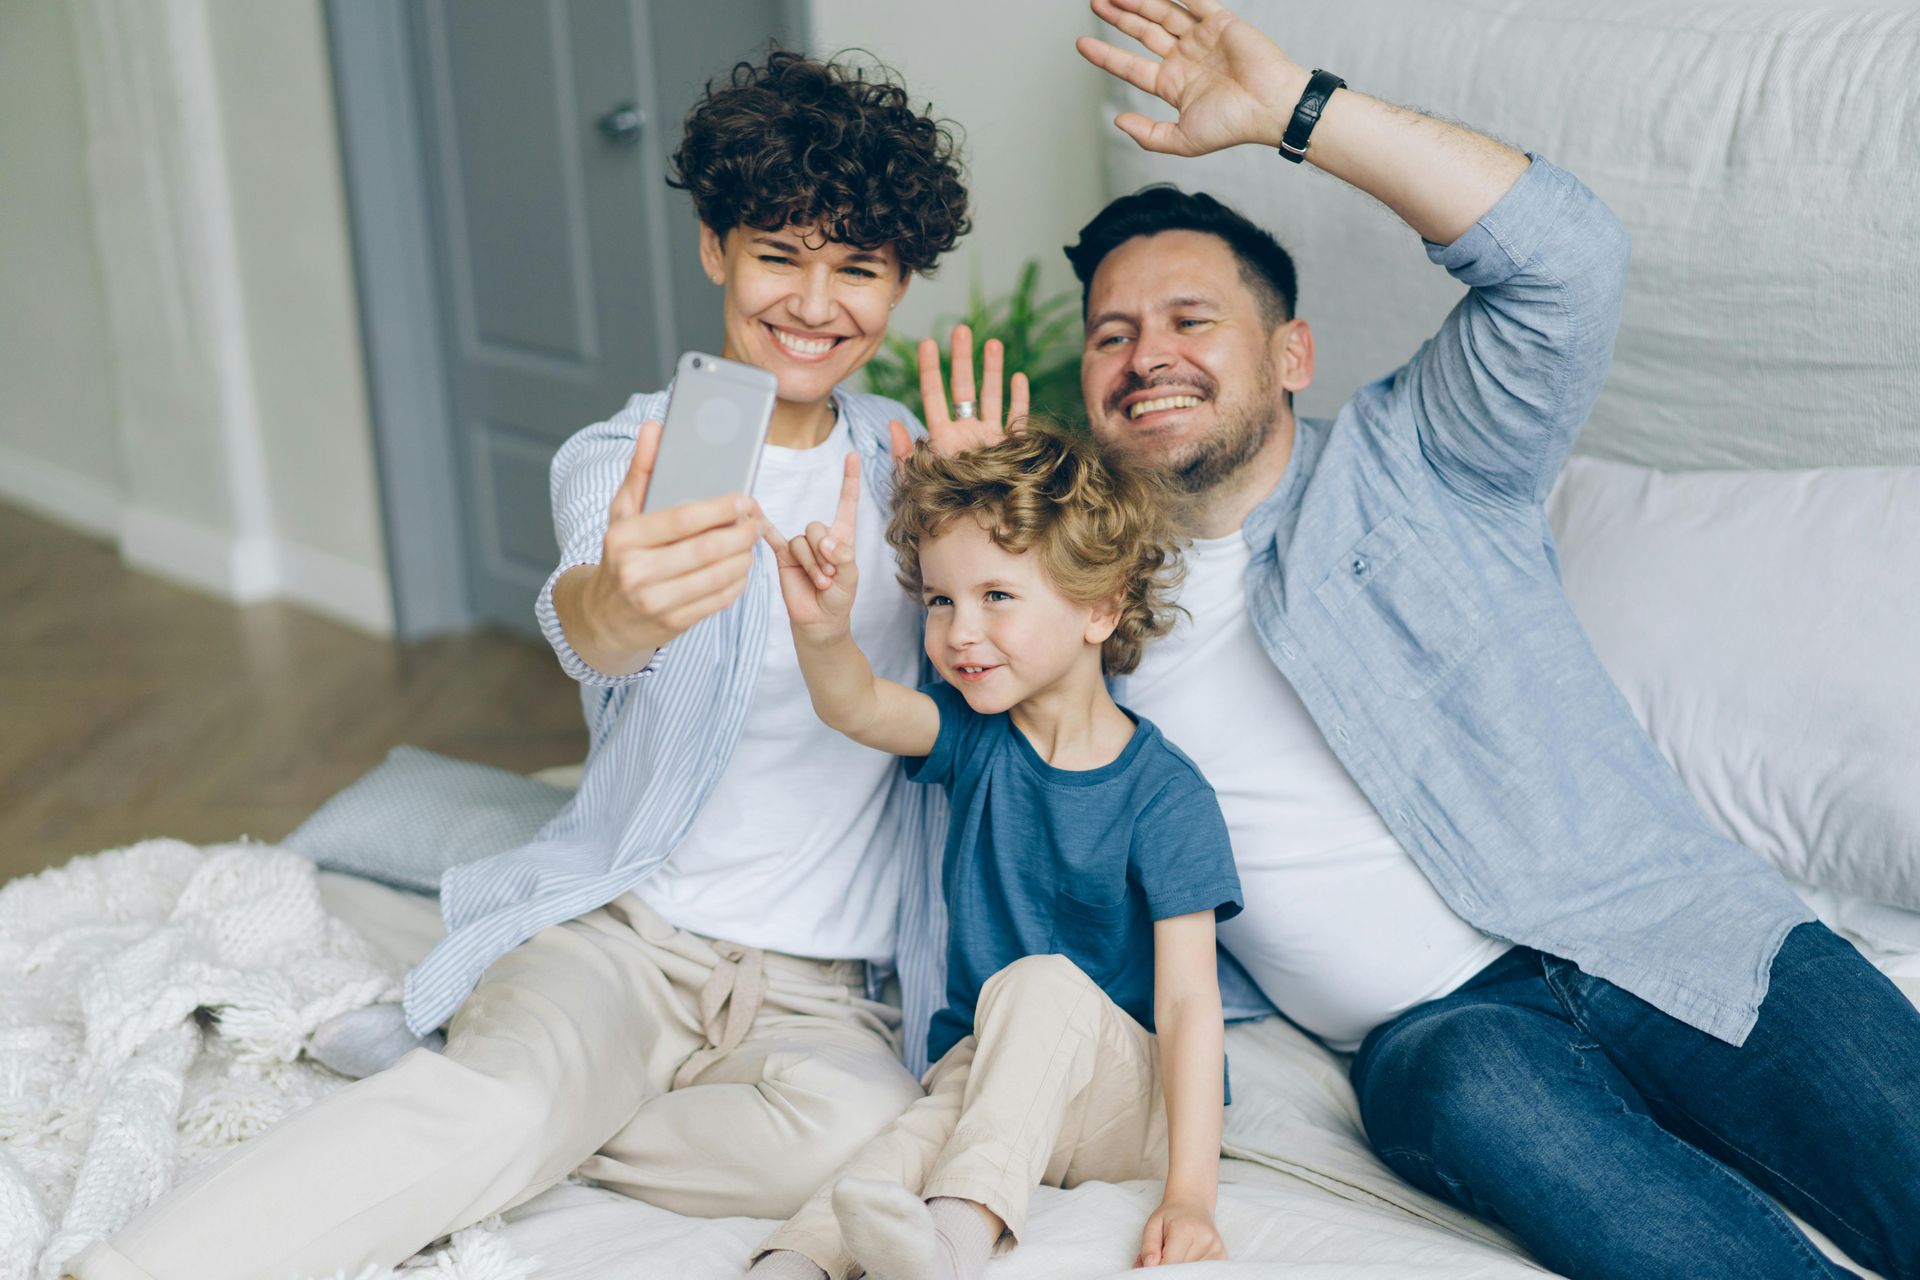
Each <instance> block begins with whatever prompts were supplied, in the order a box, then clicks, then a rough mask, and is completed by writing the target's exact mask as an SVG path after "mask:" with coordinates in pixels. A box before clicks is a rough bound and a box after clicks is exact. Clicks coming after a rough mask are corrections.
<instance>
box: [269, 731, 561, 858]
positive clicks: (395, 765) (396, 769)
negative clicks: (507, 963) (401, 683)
mask: <svg viewBox="0 0 1920 1280" xmlns="http://www.w3.org/2000/svg"><path fill="white" fill-rule="evenodd" d="M572 796H573V793H572V792H571V791H568V790H566V789H565V788H563V787H556V786H551V785H549V784H548V783H545V782H537V781H535V780H534V779H532V778H529V777H525V776H524V775H521V774H518V773H510V772H508V771H507V770H505V769H495V768H493V767H492V766H491V765H484V764H475V763H473V762H472V761H470V760H454V759H452V758H450V757H448V756H442V755H435V754H434V753H433V752H431V751H422V750H420V749H419V748H418V747H395V748H394V749H393V751H392V752H391V753H390V754H389V755H388V756H387V758H386V761H385V762H384V763H383V764H380V765H378V766H377V767H375V768H374V769H372V770H371V771H369V772H368V773H366V774H365V775H364V776H362V777H361V778H360V779H359V780H358V781H357V782H354V783H353V784H352V785H350V786H348V787H347V788H346V789H345V790H344V791H341V792H339V793H338V794H337V795H335V796H334V797H333V798H332V799H330V800H328V801H327V802H326V803H325V804H323V805H321V806H320V808H319V809H318V810H316V811H315V813H314V814H313V816H312V817H310V818H308V819H307V820H306V821H305V822H303V823H301V824H300V825H299V827H298V828H296V829H295V830H294V832H293V834H292V835H289V836H288V837H287V838H286V839H285V840H283V841H281V842H280V843H281V844H282V845H283V846H284V847H286V848H288V849H292V850H293V851H294V852H296V853H300V854H303V855H305V856H306V857H309V858H311V859H313V860H314V861H315V862H317V863H319V864H320V865H321V866H323V867H326V868H328V869H329V870H333V871H346V872H350V873H352V874H353V875H357V876H365V877H367V878H368V879H370V880H378V881H380V882H381V883H382V884H390V885H393V886H395V887H396V888H400V889H415V890H419V891H421V892H423V893H437V892H439V889H440V876H441V874H442V873H443V872H445V871H446V869H447V868H448V867H453V866H458V865H459V864H460V863H463V862H472V861H474V860H475V859H477V858H484V857H487V856H488V855H490V854H495V853H501V852H504V851H505V850H508V849H514V848H518V847H519V846H520V845H523V844H525V843H527V841H529V840H531V839H532V838H533V836H534V833H535V832H537V831H539V830H540V828H541V827H543V826H545V825H546V823H547V820H548V819H550V818H552V817H553V816H554V815H555V814H556V813H559V812H560V810H561V808H562V807H563V806H565V804H566V803H567V801H568V800H569V799H571V798H572Z"/></svg>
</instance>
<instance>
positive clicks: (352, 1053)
mask: <svg viewBox="0 0 1920 1280" xmlns="http://www.w3.org/2000/svg"><path fill="white" fill-rule="evenodd" d="M446 1046H447V1038H446V1037H445V1036H443V1035H441V1034H440V1033H439V1032H438V1031H435V1032H433V1033H432V1034H431V1035H426V1036H416V1035H415V1034H413V1032H411V1031H409V1030H407V1015H406V1013H405V1011H404V1010H403V1009H402V1008H401V1007H400V1006H399V1005H397V1004H370V1005H368V1006H367V1007H366V1008H364V1009H354V1010H352V1011H350V1012H347V1013H343V1014H340V1015H339V1016H337V1017H332V1018H328V1019H327V1020H326V1021H325V1022H323V1023H321V1024H320V1025H319V1026H318V1027H316V1028H314V1032H313V1035H311V1036H310V1037H308V1039H307V1056H308V1057H310V1058H312V1059H314V1060H315V1061H316V1062H319V1063H322V1064H324V1065H325V1066H328V1067H331V1068H333V1070H335V1071H338V1072H339V1073H340V1074H341V1075H343V1076H346V1077H348V1078H349V1079H352V1080H363V1079H365V1078H366V1077H367V1076H370V1075H373V1074H374V1073H375V1072H379V1071H385V1070H386V1069H387V1068H388V1067H390V1066H392V1065H393V1064H394V1063H396V1062H398V1061H400V1059H401V1058H403V1057H405V1056H406V1055H407V1054H409V1053H411V1052H413V1051H414V1050H415V1049H431V1050H433V1051H434V1052H435V1053H438V1052H440V1050H442V1049H444V1048H446Z"/></svg>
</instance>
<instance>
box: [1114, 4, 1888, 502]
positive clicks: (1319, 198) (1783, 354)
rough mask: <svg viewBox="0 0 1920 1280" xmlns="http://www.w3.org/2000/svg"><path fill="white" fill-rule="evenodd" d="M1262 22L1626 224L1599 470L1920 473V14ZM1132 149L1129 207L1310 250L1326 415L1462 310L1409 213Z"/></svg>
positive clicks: (1418, 8) (1117, 145)
mask: <svg viewBox="0 0 1920 1280" xmlns="http://www.w3.org/2000/svg"><path fill="white" fill-rule="evenodd" d="M1229 2H1230V3H1231V2H1232V0H1229ZM1235 11H1236V12H1238V13H1240V14H1241V15H1242V16H1244V17H1245V18H1247V19H1248V20H1249V21H1251V22H1253V23H1255V24H1256V25H1258V26H1260V27H1261V28H1262V29H1263V30H1265V31H1267V32H1269V33H1270V34H1272V35H1274V36H1275V37H1276V38H1277V39H1278V40H1279V41H1280V42H1281V44H1282V45H1283V47H1285V48H1287V49H1288V51H1289V52H1290V53H1292V54H1293V56H1295V57H1297V58H1299V59H1300V60H1301V61H1303V62H1305V63H1307V64H1308V65H1310V66H1325V67H1329V68H1332V69H1334V70H1336V71H1338V72H1340V74H1342V75H1343V76H1345V77H1346V78H1347V80H1348V81H1349V82H1350V83H1352V84H1353V85H1354V86H1355V87H1356V88H1359V89H1362V90H1364V91H1366V92H1369V93H1373V94H1375V95H1376V96H1379V97H1383V98H1387V99H1390V100H1393V101H1396V102H1400V103H1404V104H1407V105H1410V106H1416V107H1419V108H1420V109H1422V110H1425V111H1429V112H1433V113H1435V114H1439V115H1444V116H1448V117H1451V118H1454V119H1458V120H1462V121H1465V122H1468V123H1470V124H1472V125H1474V126H1475V127H1477V128H1480V129H1483V130H1486V131H1488V132H1490V133H1493V134H1495V135H1496V136H1499V137H1501V138H1503V139H1505V140H1507V141H1508V142H1511V143H1512V144H1514V145H1515V146H1518V147H1521V148H1524V149H1526V150H1529V151H1534V152H1537V153H1539V154H1541V155H1544V156H1546V157H1547V158H1549V159H1551V160H1553V161H1554V162H1555V163H1556V164H1559V165H1560V166H1561V167H1563V168H1566V169H1569V170H1571V171H1572V172H1573V173H1575V174H1576V175H1578V176H1579V177H1580V178H1581V179H1583V180H1584V181H1585V182H1586V183H1587V184H1588V185H1589V186H1591V187H1592V188H1593V189H1594V190H1595V191H1596V192H1598V193H1599V195H1600V196H1601V198H1603V199H1604V200H1606V201H1607V203H1608V204H1609V205H1611V206H1612V207H1613V209H1614V211H1615V212H1616V213H1617V214H1619V216H1620V218H1621V219H1622V220H1623V221H1624V222H1625V223H1626V224H1627V226H1628V228H1629V229H1630V230H1631V231H1632V233H1633V238H1634V251H1633V266H1632V271H1631V275H1630V278H1629V283H1628V289H1627V299H1626V312H1625V316H1624V319H1623V322H1622V325H1621V330H1620V339H1619V345H1618V349H1617V353H1616V356H1615V361H1614V368H1613V374H1612V376H1611V378H1610V379H1609V380H1608V383H1607V386H1606V390H1605V391H1604V392H1603V394H1602V395H1601V397H1600V402H1599V404H1598V405H1597V406H1596V407H1595V409H1594V413H1593V417H1592V419H1591V420H1590V421H1589V423H1588V425H1587V428H1586V430H1585V432H1584V433H1583V435H1582V437H1581V441H1580V445H1579V449H1580V451H1581V452H1584V453H1590V454H1594V455H1597V456H1601V457H1606V458H1613V459H1618V460H1621V461H1629V462H1637V463H1641V464H1645V465H1650V466H1657V467H1662V468H1666V469H1674V470H1684V469H1698V468H1710V467H1739V468H1783V467H1808V466H1843V465H1876V464H1877V465H1886V464H1920V5H1916V4H1914V3H1911V2H1907V3H1901V2H1900V0H1881V3H1877V4H1873V3H1848V2H1844V0H1843V2H1835V3H1825V4H1819V5H1815V4H1797V3H1796V4H1789V3H1784V2H1782V0H1765V2H1763V3H1754V2H1752V0H1749V2H1748V3H1738V4H1735V3H1695V2H1692V0H1614V2H1612V3H1605V4H1596V3H1594V2H1593V0H1342V3H1339V4H1331V5H1305V4H1299V3H1295V2H1294V0H1239V3H1238V4H1237V5H1236V6H1235ZM1123 103H1124V104H1125V105H1129V106H1132V107H1134V109H1137V110H1144V111H1146V112H1147V113H1148V114H1149V115H1153V116H1155V117H1162V116H1165V115H1167V114H1168V111H1167V109H1166V108H1165V107H1164V105H1162V104H1159V103H1153V102H1146V101H1144V95H1140V94H1136V93H1134V92H1133V91H1131V90H1124V89H1121V90H1119V91H1117V92H1116V94H1115V95H1114V102H1113V105H1114V107H1115V109H1116V110H1117V109H1119V107H1120V106H1121V105H1122V104H1123ZM1110 132H1111V135H1112V139H1113V142H1112V145H1111V151H1110V153H1109V164H1108V186H1109V190H1110V191H1111V192H1112V193H1114V194H1119V193H1121V192H1126V191H1131V190H1133V189H1135V188H1137V187H1139V186H1141V185H1143V184H1145V183H1148V182H1161V181H1171V182H1175V183H1178V184H1179V185H1181V186H1182V187H1185V188H1186V189H1188V190H1206V191H1210V192H1212V193H1213V194H1214V195H1216V196H1218V197H1219V198H1221V199H1223V200H1225V201H1227V202H1228V203H1229V204H1232V205H1234V206H1235V207H1237V208H1239V209H1240V210H1241V211H1242V212H1244V213H1246V214H1248V215H1249V216H1251V217H1253V218H1254V219H1255V220H1256V221H1259V222H1261V223H1263V224H1265V225H1266V226H1268V227H1270V228H1271V229H1272V230H1273V231H1274V232H1275V233H1276V234H1277V235H1278V236H1279V237H1280V240H1281V243H1283V244H1285V245H1286V246H1287V247H1288V249H1289V250H1291V251H1292V252H1293V254H1294V256H1295V258H1296V259H1297V261H1298V264H1299V269H1300V282H1301V301H1300V310H1301V314H1302V315H1304V316H1306V317H1308V318H1309V319H1310V320H1311V321H1312V323H1313V325H1314V330H1315V334H1316V337H1317V339H1318V348H1319V375H1318V378H1317V380H1316V383H1315V385H1314V387H1313V388H1311V389H1310V390H1309V391H1308V393H1307V394H1306V395H1305V396H1303V397H1301V400H1300V408H1301V410H1302V412H1304V413H1307V414H1327V413H1330V412H1331V411H1332V410H1333V409H1334V408H1335V407H1337V406H1338V405H1339V404H1340V402H1341V401H1342V400H1344V399H1345V398H1346V397H1347V395H1348V394H1350V393H1351V392H1352V390H1353V389H1354V388H1355V387H1357V386H1359V385H1360V384H1361V383H1363V382H1365V381H1367V380H1369V379H1371V378H1375V377H1378V376H1380V375H1381V374H1384V373H1387V372H1389V371H1391V370H1392V369H1393V368H1395V367H1396V366H1398V365H1399V364H1400V363H1402V362H1403V361H1404V360H1405V359H1406V358H1407V356H1408V355H1410V354H1411V353H1412V351H1413V350H1414V348H1415V347H1416V346H1418V345H1419V343H1420V341H1421V340H1422V339H1423V338H1424V337H1426V336H1427V335H1428V334H1429V333H1431V332H1432V330H1433V328H1434V326H1435V325H1436V324H1437V323H1438V321H1439V319H1440V317H1441V316H1442V315H1444V314H1445V312H1446V310H1447V309H1448V308H1449V307H1451V306H1452V305H1453V303H1454V301H1455V300H1456V299H1457V298H1458V297H1459V292H1460V291H1459V288H1458V286H1456V285H1455V284H1454V283H1453V282H1452V281H1451V280H1450V279H1449V278H1448V277H1447V276H1446V274H1445V273H1444V272H1442V271H1440V270H1439V269H1437V268H1435V267H1432V266H1430V265H1429V264H1428V263H1427V261H1426V259H1425V257H1424V255H1423V254H1422V252H1421V249H1420V245H1419V244H1418V242H1417V241H1416V240H1415V239H1414V237H1413V235H1412V233H1411V232H1409V231H1408V230H1407V229H1406V228H1405V227H1404V226H1403V225H1402V224H1401V223H1400V222H1399V221H1398V220H1397V219H1396V218H1394V217H1393V216H1392V215H1391V214H1389V213H1388V212H1386V210H1385V209H1383V208H1382V207H1380V206H1379V205H1377V204H1374V203H1373V202H1372V201H1370V200H1368V199H1367V198H1365V197H1363V196H1360V195H1359V194H1358V193H1356V192H1354V191H1352V190H1351V189H1349V188H1347V187H1345V186H1344V185H1342V184H1341V183H1339V182H1337V181H1335V180H1333V179H1332V178H1329V177H1328V176H1326V175H1325V174H1321V173H1318V172H1313V171H1310V170H1306V169H1295V168H1294V167H1293V166H1292V165H1288V164H1285V163H1283V162H1282V161H1280V160H1279V159H1278V158H1277V157H1274V156H1268V155H1263V154H1261V153H1260V152H1258V151H1255V150H1253V149H1250V148H1240V149H1238V150H1236V151H1234V152H1231V153H1226V154H1222V155H1215V156H1209V157H1206V158H1204V159H1201V160H1175V159H1169V158H1167V157H1163V156H1153V155H1148V154H1147V153H1145V152H1142V151H1140V150H1139V149H1138V148H1136V147H1135V146H1134V145H1133V144H1132V143H1131V142H1130V141H1128V140H1127V139H1126V138H1125V137H1123V136H1122V135H1121V134H1120V133H1119V132H1118V131H1117V130H1110Z"/></svg>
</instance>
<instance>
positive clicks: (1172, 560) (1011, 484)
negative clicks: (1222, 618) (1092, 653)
mask: <svg viewBox="0 0 1920 1280" xmlns="http://www.w3.org/2000/svg"><path fill="white" fill-rule="evenodd" d="M1179 500H1180V499H1179V496H1178V495H1177V494H1176V493H1174V491H1173V490H1172V489H1171V488H1170V487H1169V485H1168V484H1167V482H1166V481H1165V480H1163V479H1161V478H1160V477H1159V476H1158V475H1157V474H1155V473H1152V472H1148V471H1144V470H1141V469H1140V468H1138V467H1136V466H1133V465H1131V464H1129V463H1126V462H1125V461H1123V460H1122V459H1120V458H1118V457H1117V456H1115V455H1113V454H1111V453H1105V452H1103V451H1102V450H1101V449H1100V448H1099V447H1098V446H1096V445H1095V444H1094V443H1093V441H1092V440H1090V439H1089V438H1087V437H1086V436H1084V435H1080V434H1078V433H1074V432H1070V431H1068V430H1066V429H1065V428H1063V427H1060V426H1058V425H1056V424H1054V423H1050V422H1036V421H1033V420H1029V421H1028V422H1027V423H1026V424H1025V425H1024V426H1023V427H1022V428H1021V429H1020V430H1018V431H1016V432H1014V433H1013V434H1012V435H1009V436H1008V437H1007V438H1006V439H1004V440H1002V441H1000V442H999V443H998V444H992V445H986V446H983V447H981V448H977V449H968V450H966V451H964V452H962V453H957V454H953V455H951V456H948V455H943V454H939V453H936V452H934V450H933V449H932V448H931V447H930V446H929V445H928V444H927V442H926V441H924V440H922V441H921V442H920V444H919V446H918V447H917V448H915V449H914V451H913V456H912V457H910V458H909V459H907V461H906V462H905V463H904V464H903V465H902V467H901V469H900V475H899V477H898V479H897V480H896V482H895V486H894V495H893V519H892V520H891V522H889V524H888V525H887V541H888V542H889V543H890V544H891V545H892V547H893V550H894V554H895V555H896V556H897V557H898V558H899V564H900V585H901V586H903V587H905V588H906V589H907V591H908V592H909V593H910V594H911V595H913V596H914V597H916V598H918V597H919V596H920V594H921V592H922V591H923V589H924V585H925V584H924V583H923V582H922V580H921V571H920V544H921V543H922V542H923V541H925V540H926V539H927V538H930V537H933V536H934V535H936V534H938V533H939V532H940V531H941V530H942V529H945V528H946V527H947V526H948V524H950V523H951V522H952V521H954V520H956V519H960V518H963V517H971V518H972V519H976V520H978V521H980V524H981V527H982V528H984V529H985V530H986V531H987V532H988V534H989V535H990V536H991V537H992V538H993V540H994V542H995V543H997V544H998V545H1000V546H1002V547H1004V548H1006V549H1007V550H1008V551H1015V552H1025V551H1034V552H1035V553H1036V554H1038V555H1039V556H1040V563H1041V567H1042V568H1043V569H1044V570H1045V572H1046V575H1047V580H1048V581H1050V582H1051V583H1053V585H1054V587H1055V588H1056V589H1058V590H1059V592H1060V593H1061V594H1062V595H1064V596H1066V597H1067V598H1068V599H1069V600H1072V601H1075V602H1076V603H1079V604H1098V603H1100V602H1101V601H1104V600H1112V599H1115V598H1118V600H1119V602H1120V622H1119V625H1118V626H1116V627H1115V628H1114V629H1113V634H1112V635H1110V636H1108V637H1107V639H1106V642H1105V643H1104V644H1103V645H1102V646H1101V648H1100V664H1101V668H1102V670H1104V671H1105V673H1106V674H1107V675H1110V676H1117V675H1125V674H1126V673H1127V672H1129V671H1132V670H1133V669H1134V668H1135V667H1137V666H1138V665H1139V664H1140V654H1141V652H1142V651H1143V650H1144V649H1145V648H1146V644H1147V641H1149V640H1151V639H1153V638H1155V637H1156V636H1162V635H1165V634H1166V633H1167V632H1168V631H1170V630H1172V628H1173V624H1174V619H1175V617H1176V616H1177V614H1178V612H1179V606H1177V605H1175V604H1174V603H1173V599H1172V597H1173V594H1174V591H1175V589H1176V588H1177V587H1178V586H1179V584H1180V579H1181V577H1182V575H1183V573H1184V567H1183V565H1182V562H1181V559H1180V542H1179V539H1178V537H1177V535H1176V534H1175V531H1174V523H1173V519H1174V517H1173V512H1174V510H1175V504H1176V503H1177V502H1178V501H1179Z"/></svg>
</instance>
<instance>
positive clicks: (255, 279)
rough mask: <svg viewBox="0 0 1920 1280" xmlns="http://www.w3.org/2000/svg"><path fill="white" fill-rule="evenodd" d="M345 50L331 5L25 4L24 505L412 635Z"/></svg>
mask: <svg viewBox="0 0 1920 1280" xmlns="http://www.w3.org/2000/svg"><path fill="white" fill-rule="evenodd" d="M326 68H327V63H326V42H325V33H324V28H323V26H322V23H321V9H320V0H267V2H265V3H256V2H254V0H169V2H168V3H166V4H164V5H157V4H152V3H150V2H149V0H67V2H65V3H63V2H62V0H7V3H6V4H5V5H4V6H0V148H4V157H5V159H4V167H5V180H4V181H0V235H4V236H5V252H4V253H0V498H6V499H9V500H12V501H16V502H19V503H21V504H22V505H26V506H29V507H33V508H35V509H37V510H40V511H42V512H44V513H46V514H49V515H52V516H54V517H55V518H57V519H63V520H65V521H67V522H68V523H72V524H75V525H78V526H80V527H82V528H86V529H90V530H92V531H95V532H99V533H103V534H107V535H109V536H112V537H114V538H115V539H116V540H117V541H118V543H119V546H120V550H121V553H122V555H123V556H124V557H125V558H126V559H127V560H128V561H129V562H130V563H132V564H134V565H136V566H138V567H141V568H145V569H149V570H151V571H154V572H156V573H159V574H162V575H164V576H167V577H170V578H173V579H176V580H178V581H182V582H185V583H187V584H189V585H192V586H196V587H199V588H201V589H204V590H208V591H212V592H214V593H216V594H218V595H221V596H224V597H226V598H228V599H231V600H235V601H239V602H248V601H253V600H260V599H266V598H272V597H281V598H286V599H290V600H294V601H296V602H299V603H302V604H305V605H308V606H310V607H312V608H315V609H317V610H319V611H321V612H325V613H329V614H331V615H333V616H335V617H338V618H340V619H342V620H344V621H347V622H350V623H352V624H354V625H357V626H360V627H362V628H364V629H367V630H371V631H375V632H388V631H390V630H391V628H392V606H391V601H390V599H389V589H388V584H387V574H386V567H385V554H384V547H383V542H382V537H381V530H380V519H379V508H378V503H377V501H376V498H375V486H374V472H373V461H372V433H371V428H370V425H369V421H368V415H367V410H366V407H365V393H364V390H363V377H362V372H361V368H360V357H359V339H358V320H357V316H356V315H355V310H354V302H353V296H352V291H351V290H352V285H351V281H352V273H351V270H350V264H349V258H348V253H347V233H346V220H345V212H344V203H343V199H342V194H341V189H340V176H339V161H338V156H337V146H336V143H335V140H334V134H333V103H332V99H331V96H330V92H329V85H328V80H327V74H326ZM22 179H24V180H22Z"/></svg>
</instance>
